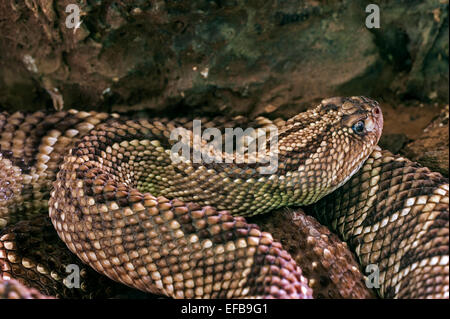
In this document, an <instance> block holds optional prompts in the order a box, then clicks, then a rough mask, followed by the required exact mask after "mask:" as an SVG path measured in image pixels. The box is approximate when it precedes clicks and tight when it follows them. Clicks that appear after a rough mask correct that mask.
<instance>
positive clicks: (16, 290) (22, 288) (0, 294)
mask: <svg viewBox="0 0 450 319" xmlns="http://www.w3.org/2000/svg"><path fill="white" fill-rule="evenodd" d="M0 299H53V297H50V296H46V295H43V294H41V293H40V292H39V291H38V290H36V289H34V288H30V286H28V285H23V284H21V283H20V282H19V281H17V280H15V279H10V280H9V279H8V280H4V279H2V278H1V277H0Z"/></svg>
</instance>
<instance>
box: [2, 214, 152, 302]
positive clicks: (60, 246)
mask: <svg viewBox="0 0 450 319" xmlns="http://www.w3.org/2000/svg"><path fill="white" fill-rule="evenodd" d="M68 265H76V266H78V268H79V274H80V281H79V284H80V287H74V288H69V286H68V284H69V282H68V281H70V280H69V279H67V278H69V277H68V276H69V275H70V274H71V273H72V270H70V269H69V270H70V271H66V267H67V266H68ZM0 278H4V279H8V278H14V279H15V280H17V281H19V282H20V283H21V284H23V285H25V286H26V287H31V288H33V289H36V290H37V291H39V292H40V293H42V294H44V295H48V296H54V297H58V298H77V299H79V298H115V297H116V296H128V297H133V298H151V297H153V298H154V297H155V296H152V295H145V294H143V293H141V292H139V291H137V290H135V289H131V288H128V287H126V286H123V285H120V284H118V283H116V282H114V281H112V280H109V279H108V278H106V277H104V276H100V275H99V274H98V273H96V272H95V271H94V270H93V269H92V268H90V267H89V266H87V265H85V264H84V263H83V262H81V261H80V260H79V259H78V258H77V257H76V256H75V255H74V254H72V253H71V252H70V251H69V250H68V249H67V246H66V245H65V244H64V242H62V241H61V239H60V238H59V237H58V235H57V234H56V232H55V231H54V228H53V227H52V225H51V222H50V220H49V218H48V217H46V216H41V217H36V218H34V219H32V220H27V221H21V222H19V223H17V224H15V225H11V226H8V227H6V228H5V229H3V230H1V231H0Z"/></svg>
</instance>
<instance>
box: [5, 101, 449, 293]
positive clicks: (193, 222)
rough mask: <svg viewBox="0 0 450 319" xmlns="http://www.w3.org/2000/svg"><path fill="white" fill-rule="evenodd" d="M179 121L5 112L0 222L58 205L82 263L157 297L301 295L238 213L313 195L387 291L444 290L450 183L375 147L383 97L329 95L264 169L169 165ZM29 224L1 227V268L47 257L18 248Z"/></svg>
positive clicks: (281, 254) (285, 262) (291, 267)
mask: <svg viewBox="0 0 450 319" xmlns="http://www.w3.org/2000/svg"><path fill="white" fill-rule="evenodd" d="M256 122H258V120H257V121H256ZM259 122H260V123H259V124H262V126H264V120H261V119H260V120H259ZM210 124H211V125H218V126H222V127H225V126H226V124H229V123H226V122H222V123H219V122H218V121H217V120H216V121H213V122H211V123H210ZM178 125H183V126H185V127H186V126H187V127H189V122H188V121H187V120H177V121H175V120H167V119H158V120H148V119H128V118H126V117H123V116H119V115H116V114H106V113H97V112H78V111H75V110H71V111H67V112H58V113H53V114H51V115H50V114H46V113H44V112H36V113H33V114H29V115H25V114H22V113H15V114H12V115H9V114H7V113H2V114H0V134H1V135H0V155H1V156H0V166H2V167H1V168H2V172H1V174H2V175H0V187H1V195H2V198H0V227H6V226H7V225H12V226H8V227H13V228H14V224H16V223H17V222H18V221H19V220H27V219H33V218H34V216H36V215H42V212H49V216H50V218H51V221H52V223H53V226H54V227H55V229H56V231H57V233H58V234H59V236H60V237H61V239H62V240H63V241H64V242H65V243H66V244H67V247H68V248H69V249H70V250H71V251H72V252H74V253H75V254H76V255H77V256H78V257H79V258H80V259H81V260H82V261H84V262H85V263H87V264H89V265H90V266H91V267H92V268H94V269H95V270H97V271H98V272H100V273H102V274H104V275H106V276H108V277H110V278H111V279H113V280H115V281H118V282H121V283H124V284H126V285H129V286H132V287H135V288H138V289H140V290H143V291H147V292H151V293H155V294H162V295H166V296H169V297H175V298H191V297H201V298H208V297H209V298H211V297H213V298H214V297H228V298H236V297H269V298H301V297H306V298H308V297H311V296H312V290H311V288H310V286H308V280H307V279H306V278H305V277H304V276H303V274H302V271H301V269H300V268H299V266H298V265H297V264H296V262H295V261H294V259H293V258H292V257H291V255H290V254H289V253H288V252H286V251H285V250H283V248H282V246H281V245H280V244H279V243H278V242H277V241H275V240H274V239H273V238H272V236H271V235H270V234H269V233H266V232H264V231H261V230H260V229H259V228H258V226H256V225H254V224H249V223H248V222H247V221H246V219H245V218H244V217H242V216H248V217H250V216H253V215H260V214H262V213H266V212H269V211H271V210H274V209H277V208H280V207H284V206H292V205H309V204H313V205H312V206H310V207H309V208H307V210H310V211H312V212H314V213H315V214H316V216H317V217H318V218H319V220H321V221H322V222H324V223H326V224H328V225H330V227H331V228H333V229H335V230H336V231H337V232H338V233H340V235H341V236H342V237H343V239H345V240H346V241H347V242H348V243H349V245H350V246H351V247H352V248H353V249H354V250H355V252H356V255H357V256H358V258H359V260H360V262H361V264H362V266H363V267H365V266H367V265H369V264H371V265H375V266H376V267H378V270H379V275H380V278H379V279H380V287H379V288H378V293H379V295H380V296H383V297H436V298H445V297H447V298H448V180H447V179H445V178H443V177H442V176H441V175H440V174H437V173H432V172H430V171H429V170H427V169H425V168H420V167H419V166H417V165H416V164H414V163H411V162H409V161H407V160H405V159H402V158H401V157H395V156H392V154H389V153H386V152H385V151H381V150H380V149H379V148H378V147H377V146H376V145H377V142H378V140H379V138H380V136H381V131H382V125H383V117H382V114H381V110H380V108H379V106H378V103H377V102H375V101H373V100H370V99H368V98H365V97H351V98H331V99H326V100H323V101H322V102H321V103H320V104H319V105H318V106H317V107H315V108H313V109H311V110H309V111H307V112H304V113H300V114H299V115H297V116H295V117H293V118H291V119H290V120H288V121H286V122H282V123H279V124H278V131H279V133H278V134H277V138H278V147H277V149H276V152H275V153H276V155H277V159H278V166H277V170H276V172H275V173H273V174H271V175H263V174H261V169H262V165H261V164H260V163H252V164H247V163H244V164H242V163H240V164H238V163H223V162H222V163H217V159H222V160H225V159H226V158H227V156H228V157H229V155H225V154H223V153H220V152H219V153H214V154H213V157H214V158H215V159H216V162H214V161H213V162H210V163H193V161H192V158H190V157H189V158H185V161H182V162H179V163H176V164H175V163H174V162H173V158H171V156H170V154H171V152H170V148H171V146H173V143H174V142H171V141H170V140H169V136H170V133H171V132H172V131H173V130H174V129H175V128H176V127H177V126H178ZM207 126H208V125H207ZM201 143H203V144H205V142H204V141H202V142H201ZM267 144H269V141H267ZM190 148H191V150H192V145H190ZM208 154H209V155H211V152H210V151H208ZM247 155H248V154H247ZM266 155H267V154H266ZM269 155H270V156H273V155H274V154H273V153H272V154H269ZM248 156H250V155H248ZM270 156H269V157H270ZM247 158H248V157H247ZM366 159H368V160H367V161H366ZM361 166H362V169H361V170H359V168H360V167H361ZM358 170H359V172H358ZM356 172H357V173H356ZM355 173H356V175H354V177H353V178H351V176H352V175H353V174H355ZM350 178H351V180H350V181H348V180H349V179H350ZM347 181H348V182H347ZM346 182H347V183H346ZM344 184H345V185H344ZM342 185H344V186H343V187H341V186H342ZM335 190H336V191H335ZM330 193H331V194H330ZM327 195H328V196H327ZM324 196H326V197H325V198H324V199H322V198H323V197H324ZM316 202H317V203H316ZM237 215H239V216H237ZM21 223H23V222H21ZM21 223H19V224H20V225H22V226H18V228H16V229H15V230H13V231H12V230H11V228H9V229H10V230H8V227H6V228H5V229H4V230H3V236H1V234H0V265H2V264H1V263H3V267H2V269H0V271H3V274H4V275H3V276H4V277H15V276H14V274H16V275H17V276H16V277H18V278H20V279H23V274H28V273H29V269H32V268H33V269H34V268H36V267H37V266H39V265H35V264H33V262H32V261H30V260H29V259H26V258H25V257H24V256H20V255H19V254H17V251H18V248H17V245H18V243H19V241H18V240H17V239H18V238H23V235H20V231H18V232H17V229H19V230H20V229H28V228H27V227H29V226H28V225H25V224H21ZM44 223H45V220H44ZM305 223H306V224H307V225H311V227H312V224H311V222H306V221H305ZM306 224H305V225H306ZM21 227H22V228H21ZM397 227H398V229H400V231H399V232H400V233H399V235H398V236H399V237H398V238H396V237H395V236H396V234H397V233H396V230H395V229H396V228H397ZM27 242H32V238H30V241H27ZM2 251H3V253H2ZM331 251H333V252H335V251H336V250H335V249H334V248H330V250H328V251H326V252H325V250H322V252H324V253H323V254H322V260H320V262H322V263H326V262H327V258H328V261H329V260H330V258H331V257H329V255H331ZM2 258H3V259H2ZM2 260H3V261H2ZM56 263H57V261H56ZM24 268H26V270H25V271H24V270H23V269H24ZM41 268H42V267H41ZM41 273H45V271H42V272H41ZM47 275H49V271H47ZM50 275H51V277H53V278H54V279H55V280H59V279H60V278H59V277H60V276H59V275H57V274H55V275H53V274H52V273H51V269H50ZM359 275H360V274H359ZM355 276H356V275H355ZM57 277H58V278H57ZM333 280H336V281H339V278H334V279H333ZM0 285H2V283H0Z"/></svg>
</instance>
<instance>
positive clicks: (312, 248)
mask: <svg viewBox="0 0 450 319" xmlns="http://www.w3.org/2000/svg"><path fill="white" fill-rule="evenodd" d="M251 221H252V222H255V223H257V224H258V225H259V226H260V227H261V229H263V230H264V231H268V232H270V233H271V234H272V235H273V237H274V238H275V239H276V240H278V241H280V243H281V244H282V245H283V247H284V248H285V249H286V250H287V251H288V252H289V253H290V254H291V255H292V257H293V258H294V259H295V261H296V262H297V265H299V266H300V268H301V269H302V271H303V273H304V275H305V277H307V278H308V285H309V286H310V287H311V288H312V290H313V297H314V298H333V299H336V298H345V299H349V298H358V299H366V298H374V297H375V296H376V294H375V293H374V291H372V290H371V289H368V288H367V287H366V284H365V277H364V275H363V274H362V273H361V271H360V269H359V267H360V266H359V264H358V263H357V262H356V260H355V258H354V257H353V255H352V253H351V252H350V251H349V249H348V247H347V244H346V243H345V242H342V241H340V240H339V238H338V237H337V236H336V235H335V234H333V233H331V232H330V230H329V229H328V228H326V227H325V226H323V225H321V224H320V223H319V222H318V221H317V220H315V219H314V218H313V217H311V216H307V215H305V214H304V213H303V211H302V210H301V209H296V210H289V209H280V210H278V211H274V212H271V214H265V215H262V216H256V217H252V219H251Z"/></svg>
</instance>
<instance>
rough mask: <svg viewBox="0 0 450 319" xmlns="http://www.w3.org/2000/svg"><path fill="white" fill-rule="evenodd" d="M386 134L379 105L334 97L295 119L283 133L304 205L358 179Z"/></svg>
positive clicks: (287, 162) (285, 161) (286, 165)
mask: <svg viewBox="0 0 450 319" xmlns="http://www.w3.org/2000/svg"><path fill="white" fill-rule="evenodd" d="M382 129H383V115H382V113H381V109H380V107H379V105H378V102H376V101H374V100H371V99H369V98H366V97H362V96H359V97H333V98H328V99H324V100H322V102H321V103H320V104H319V105H318V106H317V107H315V108H313V109H310V110H308V111H306V112H304V113H300V114H299V115H297V116H295V117H293V118H291V119H290V120H288V121H287V122H286V126H285V127H284V128H283V129H282V131H281V133H280V134H279V140H278V142H279V145H283V146H282V147H281V148H280V159H281V161H280V162H281V163H282V164H281V165H282V167H281V168H282V169H283V170H285V171H286V170H287V171H294V170H297V171H298V172H299V174H300V178H299V185H297V187H300V188H301V189H302V193H304V194H308V195H307V196H306V198H302V203H301V204H302V205H308V204H311V203H314V202H315V201H317V200H319V199H320V198H322V197H323V196H325V195H327V194H329V193H331V192H332V191H334V190H335V189H336V188H338V187H340V186H341V185H342V184H344V183H345V182H346V181H347V180H348V179H349V178H350V177H351V176H352V175H353V174H355V173H356V172H357V171H358V170H359V168H360V167H361V166H362V164H363V163H364V162H365V160H366V159H367V158H368V156H369V155H370V153H371V152H372V151H373V149H374V148H375V147H376V145H377V143H378V140H379V139H380V136H381V133H382Z"/></svg>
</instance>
